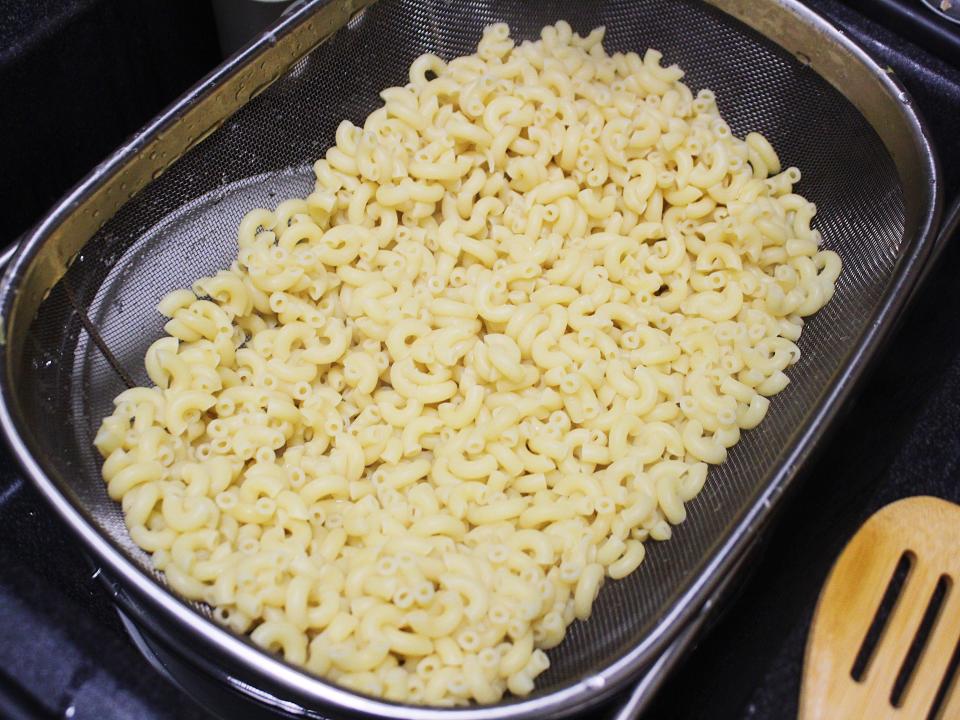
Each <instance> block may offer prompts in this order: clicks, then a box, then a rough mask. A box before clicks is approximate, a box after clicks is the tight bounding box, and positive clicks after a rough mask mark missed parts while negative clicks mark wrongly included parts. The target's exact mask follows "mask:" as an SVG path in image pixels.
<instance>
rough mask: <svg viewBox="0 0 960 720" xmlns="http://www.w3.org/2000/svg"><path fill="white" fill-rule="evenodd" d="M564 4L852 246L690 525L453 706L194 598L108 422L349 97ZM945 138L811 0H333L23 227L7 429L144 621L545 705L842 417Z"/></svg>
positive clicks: (628, 634)
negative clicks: (145, 544)
mask: <svg viewBox="0 0 960 720" xmlns="http://www.w3.org/2000/svg"><path fill="white" fill-rule="evenodd" d="M560 19H566V20H567V21H569V22H570V23H571V25H572V26H573V27H574V29H575V30H577V31H578V32H581V33H585V32H587V31H589V30H590V29H592V28H593V27H595V26H597V25H605V26H606V28H607V33H606V40H605V45H606V47H607V50H608V51H610V52H612V51H641V52H642V51H643V50H644V49H645V48H647V47H655V48H658V49H659V50H661V51H662V52H663V53H664V56H665V62H666V63H679V64H680V65H681V67H683V68H684V69H685V70H686V72H687V75H686V80H685V82H687V83H688V84H689V85H690V86H691V87H692V89H693V90H694V91H695V92H696V90H698V89H700V88H703V87H709V88H711V89H713V90H714V91H715V92H716V95H717V98H718V104H719V106H720V110H721V112H722V114H723V115H724V117H725V118H726V119H727V121H728V122H729V124H730V126H731V128H732V129H733V131H734V132H735V133H736V134H738V135H740V136H742V135H743V134H745V133H747V132H749V131H752V130H756V131H759V132H762V133H763V134H765V135H766V136H767V137H768V138H769V139H770V140H771V142H772V143H773V145H774V146H775V147H776V148H777V150H778V151H779V152H780V155H781V157H782V158H783V160H784V165H785V166H786V165H796V166H798V167H799V168H801V170H802V171H803V176H804V179H803V181H802V182H801V185H800V189H799V191H800V192H802V193H803V194H804V195H806V196H807V197H808V198H809V199H810V200H812V201H813V202H815V203H816V204H817V207H818V209H819V212H818V215H817V221H816V222H817V227H818V228H819V229H820V230H821V231H822V233H823V235H824V237H825V238H826V244H827V246H828V247H829V248H831V249H833V250H835V251H837V252H838V253H839V254H840V255H841V256H842V258H843V263H844V271H843V274H842V275H841V276H840V279H839V283H838V285H837V291H836V295H835V297H834V298H833V300H832V302H831V303H830V304H829V305H827V306H826V308H824V309H823V310H822V311H821V312H819V313H818V314H817V315H816V316H814V317H813V318H811V319H810V320H809V322H808V324H807V326H806V329H805V331H804V333H803V337H802V338H801V340H800V346H801V348H802V350H803V357H802V358H801V360H800V361H799V362H798V363H797V365H795V366H794V367H793V369H792V370H791V373H790V376H791V381H792V382H791V384H790V385H789V386H788V388H787V389H786V390H785V391H784V392H783V393H781V394H779V395H777V396H776V397H775V398H774V399H773V402H772V405H771V408H770V412H769V415H768V417H767V419H766V420H765V421H764V422H763V423H762V424H761V425H760V426H759V427H758V428H757V429H755V430H752V431H749V432H746V433H745V434H744V438H743V440H742V442H741V443H740V444H739V445H737V446H736V447H735V448H734V449H733V450H732V452H731V453H730V456H729V459H728V460H727V462H726V463H725V464H724V465H722V466H719V467H716V468H713V469H711V471H710V475H709V478H708V481H707V484H706V486H705V488H704V490H703V492H702V493H701V494H700V495H699V496H698V497H697V498H696V500H695V501H693V502H692V503H691V504H690V505H689V507H688V510H689V519H688V520H687V522H686V523H684V524H683V525H681V526H679V527H678V528H677V529H676V532H675V535H674V538H673V540H671V541H670V542H668V543H664V544H659V545H654V546H651V547H650V548H649V553H648V557H647V559H646V561H645V562H644V563H643V565H642V566H641V568H640V569H639V570H638V571H637V572H635V573H633V574H632V575H630V576H629V577H628V578H626V579H624V580H621V581H617V582H610V583H607V585H606V586H605V587H604V588H603V590H602V592H601V594H600V596H599V598H598V600H597V603H596V605H595V609H594V614H593V616H592V617H591V618H590V619H589V621H587V622H578V623H575V624H574V625H573V626H572V627H571V628H570V631H569V633H568V636H567V639H566V640H565V641H564V642H563V643H562V644H561V645H560V646H559V647H557V648H555V649H554V650H552V651H550V653H549V655H550V660H551V663H552V665H551V668H550V669H549V671H548V672H547V673H545V674H544V675H543V676H541V678H540V679H539V681H538V686H537V689H536V691H535V692H534V693H533V694H532V695H531V696H529V697H527V698H508V699H505V700H504V701H503V702H501V703H499V704H497V705H494V706H490V707H470V708H464V709H456V710H439V709H431V708H425V707H411V706H403V705H397V704H392V703H389V702H384V701H379V700H376V699H373V698H368V697H364V696H361V695H358V694H355V693H352V692H350V691H347V690H344V689H341V688H338V687H336V686H333V685H331V684H329V683H326V682H324V681H323V680H322V679H319V678H317V677H314V676H311V675H309V674H308V673H306V672H304V671H302V670H300V669H298V668H295V667H293V666H290V665H287V664H285V663H284V662H283V661H282V660H280V659H278V658H277V657H274V656H271V655H270V654H268V653H266V652H264V651H262V650H260V649H259V648H257V647H256V646H254V645H252V644H251V643H250V642H249V641H247V640H246V639H245V638H243V637H239V636H236V635H232V634H230V633H229V632H228V631H226V630H224V629H222V628H220V627H219V626H218V625H215V624H214V623H213V622H212V621H211V620H210V613H209V609H208V608H206V607H204V606H201V605H191V604H189V603H186V602H184V601H181V600H180V599H178V598H177V597H176V596H175V595H173V594H172V593H171V592H170V591H169V590H168V589H167V587H166V585H165V580H164V578H163V576H162V575H160V574H158V573H156V572H155V571H154V570H152V568H151V566H150V563H149V559H148V557H147V556H146V555H145V554H144V553H143V552H142V551H140V550H139V549H138V548H137V547H136V546H135V545H134V543H133V542H132V541H131V540H130V538H129V536H128V534H127V531H126V528H125V526H124V523H123V518H122V514H121V512H120V509H119V507H118V506H117V504H115V503H114V502H112V501H111V500H110V499H109V498H108V496H107V493H106V489H105V487H104V483H103V481H102V480H101V476H100V471H99V466H100V460H99V457H98V456H97V454H96V451H95V450H94V448H93V445H92V440H93V437H94V434H95V431H96V429H97V427H98V425H99V422H100V420H101V418H102V417H103V416H104V415H106V414H108V413H109V412H110V410H111V407H112V405H111V401H112V398H113V397H114V396H115V395H116V394H117V393H118V392H120V391H121V390H122V389H124V387H125V386H124V380H123V376H124V374H126V375H128V376H129V377H130V378H132V380H133V381H134V382H135V383H137V384H149V383H148V378H147V377H146V374H145V372H144V370H143V356H144V352H145V351H146V349H147V347H148V346H149V344H150V343H151V342H152V341H153V340H155V339H156V338H158V337H159V336H160V335H161V333H162V318H160V317H159V316H158V315H157V313H156V312H154V310H153V308H154V307H155V305H156V303H157V301H158V300H159V298H160V297H161V296H162V295H163V294H164V293H166V292H167V291H169V290H171V289H175V288H180V287H189V286H190V284H191V282H192V281H193V280H194V279H195V278H197V277H199V276H201V275H210V274H213V273H214V272H216V270H218V269H221V268H224V267H226V266H227V265H228V264H229V262H230V261H231V259H232V258H233V257H234V256H235V254H236V232H235V231H236V227H237V224H238V222H239V220H240V219H241V217H242V216H243V214H244V213H245V212H246V211H247V210H249V209H251V208H254V207H260V206H272V205H275V204H276V202H277V201H278V200H279V199H281V198H284V197H293V196H303V195H305V194H306V193H307V192H309V190H310V188H311V186H312V175H311V171H310V165H311V163H312V161H313V160H314V159H316V158H317V157H320V156H321V155H322V154H323V153H324V152H325V150H326V148H327V147H329V146H330V145H331V144H332V142H333V133H334V130H335V128H336V126H337V124H338V122H339V121H340V120H341V119H344V118H347V119H350V120H352V121H353V122H354V123H362V121H363V119H364V118H365V116H366V115H367V114H368V113H370V112H371V111H372V110H373V109H375V108H376V107H378V106H379V104H380V100H379V97H378V92H379V91H380V90H381V89H383V88H385V87H387V86H390V85H396V84H403V83H404V82H405V78H406V72H407V68H408V66H409V64H410V62H411V61H412V60H413V59H414V58H415V57H417V56H418V55H419V54H421V53H424V52H434V53H436V54H438V55H440V56H442V57H444V58H450V57H453V56H457V55H462V54H465V53H469V52H472V51H473V49H474V48H475V46H476V43H477V41H478V40H479V38H480V34H481V30H482V28H483V26H484V25H486V24H488V23H492V22H501V21H505V22H507V23H509V25H510V27H511V29H512V31H513V34H514V36H515V37H518V38H521V39H525V38H533V37H536V36H537V35H538V33H539V30H540V28H541V27H542V26H543V25H545V24H547V23H553V22H556V21H557V20H560ZM937 177H938V176H937V168H936V163H935V161H934V159H933V156H932V154H931V151H930V147H929V144H928V141H927V138H926V134H925V132H924V130H923V126H922V123H921V121H920V120H919V118H918V117H917V115H916V111H915V110H914V108H913V106H912V104H911V101H910V98H909V97H908V96H907V95H906V93H905V92H904V91H903V89H902V88H901V87H900V86H899V85H898V83H897V82H896V80H895V79H894V78H892V77H891V76H890V75H889V74H888V73H887V72H885V71H884V70H883V69H881V68H880V67H877V66H876V65H875V64H874V63H873V62H872V61H871V60H870V59H869V58H868V57H867V56H866V55H865V54H864V53H863V52H862V51H861V50H860V49H859V48H857V47H856V46H854V45H853V44H852V43H850V41H848V40H847V39H845V38H844V37H843V36H842V35H841V34H840V33H839V32H837V31H836V30H835V29H834V28H832V27H831V26H829V25H828V24H827V23H826V22H824V21H823V20H822V19H820V18H819V17H817V16H816V15H814V14H813V13H811V12H810V11H808V10H806V9H805V8H804V7H803V6H801V5H799V4H797V3H796V2H793V0H764V1H757V2H748V1H747V0H711V2H708V3H700V2H687V1H684V0H604V1H597V2H586V1H583V0H538V1H533V0H530V1H528V2H520V1H515V2H508V1H506V0H417V1H414V0H379V2H372V1H371V0H353V1H352V2H351V1H350V0H333V1H331V0H316V1H315V2H313V3H308V4H307V5H306V6H305V7H303V8H302V9H300V10H299V11H297V12H296V13H294V14H292V15H290V16H289V17H287V18H286V19H284V20H283V21H282V22H281V23H279V24H278V25H276V26H274V27H273V28H272V30H271V31H270V32H268V33H267V34H265V35H264V36H263V37H261V38H260V39H259V40H258V41H256V42H255V43H254V44H252V45H251V46H249V47H248V48H247V49H246V50H244V51H243V52H241V53H240V54H239V55H237V56H235V57H233V58H232V59H231V60H229V61H228V62H227V63H226V64H225V65H224V66H223V67H221V68H220V69H218V70H217V71H216V72H215V73H214V74H212V75H211V76H210V77H208V78H207V79H205V80H204V81H203V82H201V83H200V84H199V85H198V86H197V87H196V88H194V89H193V90H192V91H190V92H189V93H188V94H187V95H186V96H185V97H184V98H182V99H181V100H180V101H179V102H178V103H176V104H175V105H174V106H173V107H172V108H170V109H169V110H167V111H166V112H165V113H164V114H163V115H162V116H161V117H160V118H159V119H157V120H156V121H155V122H154V123H153V124H151V125H150V126H148V127H147V128H146V129H145V130H143V131H142V132H141V133H140V134H138V135H137V136H136V137H134V138H133V139H132V140H131V141H130V142H129V143H128V144H127V145H125V146H124V147H123V148H122V149H121V150H119V151H118V152H117V153H116V154H115V155H113V156H112V157H111V158H110V159H109V160H108V161H106V162H105V163H104V164H102V165H101V166H99V167H98V168H96V169H95V170H94V171H93V173H92V174H91V175H90V176H89V177H88V178H87V179H86V180H84V181H83V183H82V184H81V185H79V186H78V187H77V188H76V189H75V190H74V191H73V192H72V193H71V194H70V195H69V196H68V197H67V198H65V199H64V200H63V201H62V202H61V203H60V204H59V205H58V206H57V207H56V208H55V209H54V210H53V211H52V212H51V213H50V215H49V216H47V217H46V218H45V219H44V220H43V221H42V223H41V224H40V225H39V226H38V227H37V228H36V229H35V230H34V231H32V233H31V234H30V235H29V236H28V238H27V239H26V241H25V243H24V245H23V247H22V249H21V251H20V252H19V253H18V254H17V256H16V258H15V260H14V262H13V264H12V266H11V267H10V268H9V269H8V271H7V273H6V276H5V278H4V280H3V286H2V297H0V313H2V331H3V332H2V335H0V357H2V362H3V367H2V376H0V385H2V401H3V402H2V415H0V419H2V422H3V425H4V429H5V431H6V433H7V435H8V438H9V440H10V442H11V444H12V446H13V448H14V450H15V452H16V453H17V455H18V457H19V459H20V461H21V462H22V463H23V465H24V467H25V468H26V469H27V471H28V473H29V475H30V477H31V478H32V479H33V481H34V482H35V483H36V484H37V486H38V487H39V488H40V490H41V491H42V492H43V494H44V495H45V496H46V497H47V498H48V499H49V501H50V502H51V503H52V505H53V506H54V507H55V508H56V510H57V511H58V512H59V513H60V514H61V515H62V516H63V518H64V519H65V520H66V521H67V523H68V524H69V525H70V526H71V528H72V529H73V530H74V531H75V532H76V534H77V535H78V536H79V537H80V539H81V540H82V541H83V543H84V545H85V547H86V549H87V550H88V551H89V553H90V554H91V555H92V556H93V557H94V558H95V560H96V562H97V563H98V564H100V565H101V566H102V567H103V568H104V569H105V571H106V574H107V575H109V576H110V577H111V578H112V580H113V582H114V583H115V585H114V589H115V592H116V595H117V597H118V600H119V601H120V602H121V604H122V605H123V606H124V608H125V609H126V610H127V611H128V612H129V613H130V615H131V616H132V617H134V619H135V620H136V621H137V622H138V623H141V624H143V625H144V626H145V627H147V628H149V630H150V632H151V633H152V634H154V635H155V636H157V637H161V638H163V639H164V642H165V643H166V644H167V645H168V646H170V647H174V648H176V649H177V650H178V651H179V652H182V653H184V654H186V655H189V656H190V657H191V658H193V659H194V660H195V661H196V662H198V663H199V664H202V665H203V666H205V667H206V668H209V669H211V670H213V671H216V672H220V673H223V674H227V675H229V676H230V677H231V678H234V680H235V682H236V683H237V685H238V686H242V688H245V689H244V692H248V693H250V694H252V695H257V694H258V693H259V694H260V695H261V696H262V697H267V695H269V696H270V697H272V698H275V699H276V702H280V703H283V707H285V708H286V709H287V710H288V711H289V712H303V711H304V709H305V710H306V711H308V712H334V713H339V714H343V713H345V712H348V711H349V712H350V713H353V714H360V715H364V714H367V715H377V716H384V717H392V718H419V719H421V720H428V719H431V718H437V719H439V718H447V717H452V716H457V717H459V718H463V719H466V718H477V719H479V718H506V717H514V718H519V717H524V718H533V717H537V718H540V717H552V716H562V715H567V714H572V713H575V712H578V711H581V710H583V709H584V708H586V707H588V706H590V705H591V704H593V703H596V702H598V701H600V700H601V699H603V698H605V697H607V696H608V695H609V694H610V693H612V692H614V691H615V690H616V689H618V688H620V687H622V686H623V685H624V683H626V682H627V681H628V680H630V679H631V678H632V677H635V676H636V674H637V672H638V670H639V669H641V668H642V667H643V666H645V665H647V664H649V663H650V662H651V661H652V660H653V659H655V658H656V657H657V655H658V653H660V652H661V651H662V650H663V649H664V648H665V647H666V645H667V643H669V641H670V640H671V639H673V638H675V637H676V636H677V634H678V633H679V632H680V631H681V630H683V629H684V628H685V627H688V626H689V623H690V622H691V620H692V619H694V618H695V617H696V616H697V615H698V613H700V612H701V610H702V607H703V604H704V601H705V600H707V598H709V597H710V596H711V594H712V593H713V592H714V591H715V590H716V588H717V587H718V585H719V583H720V581H721V580H722V579H723V578H725V577H727V576H728V575H729V573H731V572H732V570H733V568H734V567H735V565H736V563H737V561H738V559H739V558H740V557H741V556H742V554H743V551H744V549H745V548H746V547H747V545H748V544H749V542H750V540H751V539H752V538H753V537H754V536H755V535H756V533H757V530H758V528H759V527H761V526H762V525H763V523H764V521H765V519H766V518H767V517H768V516H769V513H770V510H771V508H772V507H774V506H775V505H776V504H777V502H778V499H779V498H780V497H781V495H782V493H783V491H784V490H785V489H786V488H787V487H788V486H789V484H790V482H791V480H792V479H793V478H794V477H795V475H796V473H797V470H798V469H799V468H800V467H801V465H802V464H803V463H804V461H805V460H806V458H807V457H808V456H809V455H810V453H811V451H812V450H813V449H814V447H815V446H816V445H817V443H818V440H819V439H820V438H821V437H822V436H823V435H824V433H825V432H826V430H827V428H828V427H829V425H830V422H831V420H832V419H833V417H834V416H835V414H836V412H837V410H838V407H839V405H840V403H841V401H842V400H843V399H844V398H845V397H846V396H847V395H848V394H849V392H850V389H851V387H852V385H853V383H854V381H855V380H856V379H857V377H858V376H859V375H860V374H861V372H862V371H863V368H864V367H865V365H866V363H867V362H868V360H869V359H870V357H871V356H872V355H873V354H874V352H875V350H876V348H877V346H878V343H879V342H880V340H881V339H882V337H883V336H884V335H885V334H886V332H887V330H888V328H889V326H890V324H891V322H892V320H893V318H894V317H895V315H896V314H897V312H898V310H899V309H900V307H901V306H902V305H903V303H904V301H905V299H906V297H907V294H908V292H909V290H910V289H911V287H912V286H913V284H914V283H915V281H916V278H917V275H918V273H919V270H920V268H921V267H922V263H923V261H924V258H925V257H926V254H927V253H928V251H929V245H930V241H931V234H932V231H933V229H934V226H935V223H936V221H937V217H938V212H939V187H938V180H937Z"/></svg>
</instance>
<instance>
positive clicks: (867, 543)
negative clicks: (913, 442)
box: [800, 497, 960, 720]
mask: <svg viewBox="0 0 960 720" xmlns="http://www.w3.org/2000/svg"><path fill="white" fill-rule="evenodd" d="M905 567H906V568H907V569H906V577H905V579H903V581H902V584H901V583H900V582H895V580H896V579H895V578H894V575H895V574H896V575H899V576H901V577H902V576H903V574H904V572H903V571H904V568H905ZM898 570H899V571H898ZM958 581H960V506H957V505H954V504H953V503H950V502H946V501H944V500H940V499H938V498H933V497H914V498H907V499H905V500H899V501H897V502H894V503H891V504H890V505H887V506H886V507H884V508H882V509H881V510H879V511H878V512H877V513H876V514H875V515H873V516H872V517H871V518H870V519H869V520H867V522H866V523H864V525H863V527H861V528H860V530H859V531H858V532H857V534H856V535H854V537H853V539H852V540H851V541H850V542H849V544H848V545H847V547H846V548H844V550H843V553H842V554H841V555H840V557H839V558H838V559H837V562H836V564H835V565H834V566H833V569H832V570H831V571H830V575H829V577H828V578H827V582H826V585H824V588H823V590H822V591H821V593H820V599H819V601H818V603H817V610H816V613H815V614H814V618H813V627H812V628H811V631H810V636H809V638H808V640H807V649H806V657H805V660H804V670H803V683H802V687H801V691H800V720H821V719H823V720H826V719H827V718H829V719H830V720H834V719H837V720H846V719H847V718H851V719H853V718H856V719H859V718H869V719H870V720H874V719H877V720H882V719H883V718H897V719H898V720H899V719H905V718H910V720H913V719H914V718H916V719H917V720H924V719H925V718H928V717H930V713H931V710H932V707H933V704H934V701H937V704H938V706H939V710H938V711H937V712H936V713H935V714H934V715H933V717H936V718H951V719H952V718H960V692H957V686H958V684H960V683H958V682H957V681H956V678H955V677H954V678H952V682H951V678H949V677H946V676H947V675H948V671H949V674H951V675H956V673H955V672H954V670H955V667H954V666H955V665H956V662H955V661H954V662H951V661H952V660H953V658H954V653H955V652H957V647H958V640H960V587H957V582H958ZM888 588H889V590H888ZM937 597H940V598H942V600H941V601H940V602H939V609H938V608H937V605H938V602H937V600H936V598H937ZM894 598H895V599H894ZM891 600H892V601H893V602H892V607H891V609H890V610H889V612H885V611H882V610H881V605H883V606H884V607H890V606H891ZM931 601H932V602H931ZM921 626H923V627H927V628H929V633H924V632H921ZM918 632H920V635H919V637H918ZM924 637H925V643H924V642H923V639H924ZM918 650H919V655H918ZM908 655H910V656H912V657H916V658H917V659H916V662H915V663H909V662H908V663H907V664H906V665H905V660H907V659H908ZM855 666H856V668H855ZM911 666H912V671H911V670H910V668H911ZM855 670H856V671H855ZM855 676H856V677H855ZM947 683H950V685H948V684H947ZM896 686H900V687H902V688H903V689H902V691H900V692H897V693H896V694H895V693H894V688H895V687H896Z"/></svg>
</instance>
